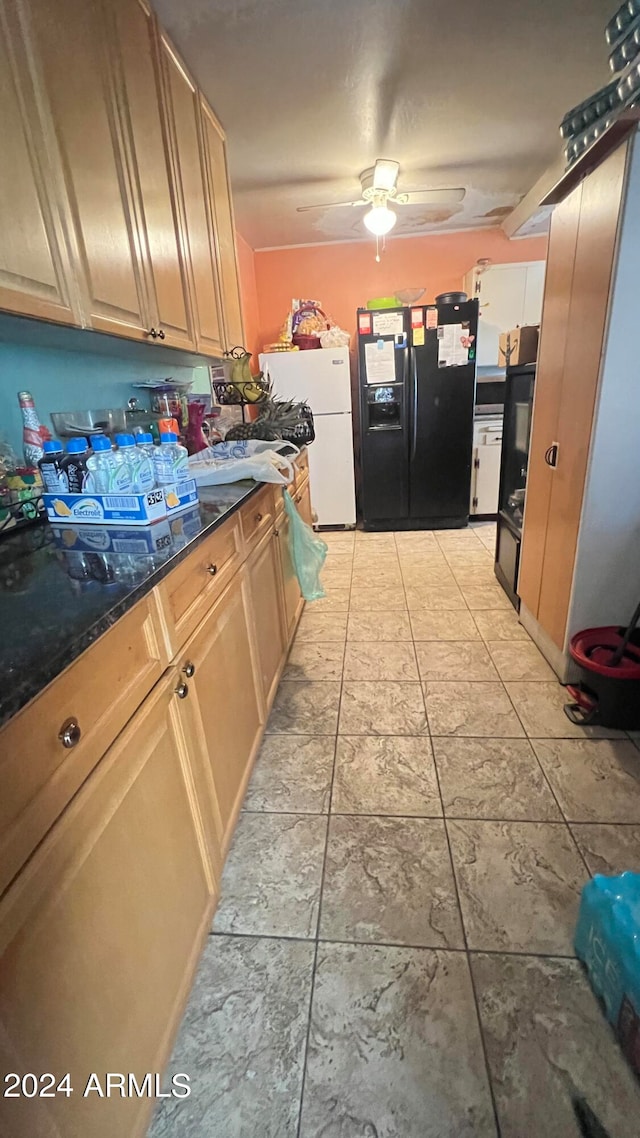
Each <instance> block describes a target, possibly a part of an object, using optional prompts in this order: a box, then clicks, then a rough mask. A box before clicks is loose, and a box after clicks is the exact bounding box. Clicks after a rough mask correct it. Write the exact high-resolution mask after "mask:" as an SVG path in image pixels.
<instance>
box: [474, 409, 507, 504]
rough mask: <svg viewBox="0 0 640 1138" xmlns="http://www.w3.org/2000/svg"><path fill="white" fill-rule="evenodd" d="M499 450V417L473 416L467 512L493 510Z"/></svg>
mask: <svg viewBox="0 0 640 1138" xmlns="http://www.w3.org/2000/svg"><path fill="white" fill-rule="evenodd" d="M501 453H502V417H501V416H498V415H496V416H495V418H488V417H487V418H482V419H476V420H475V422H474V424H473V463H472V467H471V506H470V509H469V513H470V514H481V515H487V514H497V512H498V491H499V487H500V455H501Z"/></svg>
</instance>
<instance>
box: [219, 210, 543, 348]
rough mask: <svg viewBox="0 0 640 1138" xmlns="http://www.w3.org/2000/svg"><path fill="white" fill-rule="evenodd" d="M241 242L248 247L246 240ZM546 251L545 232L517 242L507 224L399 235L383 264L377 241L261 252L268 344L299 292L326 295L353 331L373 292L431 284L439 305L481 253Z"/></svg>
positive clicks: (263, 330)
mask: <svg viewBox="0 0 640 1138" xmlns="http://www.w3.org/2000/svg"><path fill="white" fill-rule="evenodd" d="M240 243H241V244H242V245H245V246H246V249H248V246H247V245H246V242H243V241H242V238H240V242H239V244H240ZM546 248H547V241H546V238H545V237H530V238H523V239H521V240H516V241H509V239H508V238H507V237H505V235H504V234H503V232H502V230H500V229H483V230H480V229H473V230H467V231H466V232H464V233H448V234H447V233H443V234H437V235H434V236H429V237H406V238H398V239H397V240H395V241H394V240H393V239H391V240H390V241H389V242H388V245H387V249H386V252H384V253H383V254H382V260H381V261H380V264H377V263H376V261H375V245H374V243H373V241H372V242H367V243H360V242H350V243H348V244H344V245H316V246H312V247H308V248H296V249H276V250H272V251H270V252H264V253H255V254H254V262H255V282H256V290H257V305H258V311H259V317H260V320H259V328H260V335H259V342H260V348H262V345H263V344H264V343H268V342H269V341H271V340H274V339H275V338H276V336H277V334H278V331H279V329H280V327H281V325H282V322H283V321H284V319H285V317H286V315H287V313H288V311H289V308H290V306H291V299H292V297H306V298H311V299H314V300H320V301H321V302H322V305H323V308H324V309H325V310H326V311H327V312H329V313H330V314H331V316H332V317H333V319H334V320H336V321H337V322H338V324H340V325H341V327H343V328H345V329H346V330H347V331H348V332H350V333H351V335H352V336H353V334H354V331H355V312H356V308H358V307H359V306H362V305H364V304H366V302H367V300H369V299H370V298H372V297H376V296H393V294H394V293H395V290H396V289H397V288H413V287H418V286H420V285H424V286H425V287H426V292H425V295H424V298H423V299H424V301H425V302H431V301H432V300H433V298H434V297H435V295H436V293H439V292H445V291H447V290H449V289H459V288H460V287H461V285H462V278H463V277H464V275H465V273H466V272H467V271H468V270H469V269H470V268H471V267H472V265H474V264H475V262H476V261H477V260H478V258H479V257H491V259H492V260H493V261H494V263H495V264H501V263H504V262H505V261H539V260H544V258H545V257H546ZM245 320H246V317H245Z"/></svg>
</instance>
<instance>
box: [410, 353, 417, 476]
mask: <svg viewBox="0 0 640 1138" xmlns="http://www.w3.org/2000/svg"><path fill="white" fill-rule="evenodd" d="M411 387H412V391H411V396H412V400H411V401H412V416H413V423H412V440H411V461H412V462H413V460H414V458H415V457H416V450H417V448H418V362H417V359H416V353H415V351H412V352H411Z"/></svg>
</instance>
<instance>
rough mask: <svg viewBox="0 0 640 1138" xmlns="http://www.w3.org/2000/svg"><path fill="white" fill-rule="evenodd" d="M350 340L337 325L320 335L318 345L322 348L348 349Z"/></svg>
mask: <svg viewBox="0 0 640 1138" xmlns="http://www.w3.org/2000/svg"><path fill="white" fill-rule="evenodd" d="M350 339H351V337H350V335H349V333H348V332H345V331H344V330H343V329H342V328H339V327H338V325H337V324H334V325H333V327H332V328H327V331H326V332H321V333H320V343H321V344H322V347H323V348H348V347H349V340H350Z"/></svg>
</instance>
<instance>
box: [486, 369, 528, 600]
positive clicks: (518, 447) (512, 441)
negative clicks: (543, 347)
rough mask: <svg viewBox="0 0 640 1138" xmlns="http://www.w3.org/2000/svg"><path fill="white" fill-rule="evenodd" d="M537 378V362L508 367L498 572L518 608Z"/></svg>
mask: <svg viewBox="0 0 640 1138" xmlns="http://www.w3.org/2000/svg"><path fill="white" fill-rule="evenodd" d="M535 379H536V365H535V364H519V365H516V366H514V367H508V368H507V375H506V379H505V398H504V422H503V428H502V456H501V460H500V489H499V491H498V528H497V535H496V560H495V574H496V577H497V578H498V580H499V582H500V584H501V585H502V587H503V589H504V591H505V593H506V594H507V596H508V597H509V600H510V601H511V603H512V605H514V607H515V608H516V609H519V608H520V598H519V596H518V592H517V587H518V570H519V567H520V545H521V541H522V520H523V516H524V501H525V492H526V485H527V468H528V465H529V442H530V439H531V418H532V414H533V391H534V386H535Z"/></svg>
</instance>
